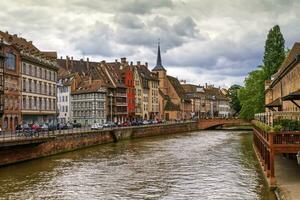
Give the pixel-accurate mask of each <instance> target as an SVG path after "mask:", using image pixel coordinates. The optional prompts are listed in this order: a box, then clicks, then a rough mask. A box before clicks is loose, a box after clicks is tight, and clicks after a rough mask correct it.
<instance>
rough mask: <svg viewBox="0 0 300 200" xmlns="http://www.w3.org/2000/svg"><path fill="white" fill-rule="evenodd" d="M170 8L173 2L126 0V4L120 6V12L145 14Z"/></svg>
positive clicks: (166, 0) (169, 0) (164, 0)
mask: <svg viewBox="0 0 300 200" xmlns="http://www.w3.org/2000/svg"><path fill="white" fill-rule="evenodd" d="M165 7H166V8H172V7H173V2H172V1H171V0H153V1H149V0H127V1H126V3H123V4H121V7H120V11H121V12H122V11H123V12H129V13H134V14H147V13H150V12H152V10H153V9H158V8H165Z"/></svg>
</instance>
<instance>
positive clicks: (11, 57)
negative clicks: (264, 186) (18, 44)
mask: <svg viewBox="0 0 300 200" xmlns="http://www.w3.org/2000/svg"><path fill="white" fill-rule="evenodd" d="M6 68H7V69H10V70H16V55H15V54H12V53H7V54H6Z"/></svg>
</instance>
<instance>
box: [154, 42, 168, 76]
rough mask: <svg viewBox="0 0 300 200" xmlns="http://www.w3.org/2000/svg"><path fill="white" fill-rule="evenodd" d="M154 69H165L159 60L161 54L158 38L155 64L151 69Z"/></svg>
mask: <svg viewBox="0 0 300 200" xmlns="http://www.w3.org/2000/svg"><path fill="white" fill-rule="evenodd" d="M153 70H154V71H158V70H165V68H164V67H163V65H162V62H161V55H160V40H158V46H157V60H156V66H155V67H154V69H153Z"/></svg>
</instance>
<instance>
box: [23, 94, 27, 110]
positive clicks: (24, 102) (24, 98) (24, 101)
mask: <svg viewBox="0 0 300 200" xmlns="http://www.w3.org/2000/svg"><path fill="white" fill-rule="evenodd" d="M22 107H23V109H26V97H25V96H23V106H22Z"/></svg>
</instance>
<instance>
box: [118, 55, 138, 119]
mask: <svg viewBox="0 0 300 200" xmlns="http://www.w3.org/2000/svg"><path fill="white" fill-rule="evenodd" d="M121 65H123V66H122V76H123V77H122V79H123V83H124V84H125V85H126V87H127V109H128V117H127V119H128V120H129V121H132V120H133V119H134V117H135V87H134V70H133V66H131V65H128V63H127V62H126V58H122V59H121Z"/></svg>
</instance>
